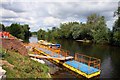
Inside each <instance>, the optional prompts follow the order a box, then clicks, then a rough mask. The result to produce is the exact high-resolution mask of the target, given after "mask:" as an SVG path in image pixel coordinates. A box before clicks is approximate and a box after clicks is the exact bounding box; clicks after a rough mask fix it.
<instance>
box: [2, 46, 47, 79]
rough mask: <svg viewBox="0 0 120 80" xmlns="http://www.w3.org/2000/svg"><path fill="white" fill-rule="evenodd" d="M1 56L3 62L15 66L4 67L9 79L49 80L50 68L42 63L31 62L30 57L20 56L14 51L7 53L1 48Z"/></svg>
mask: <svg viewBox="0 0 120 80" xmlns="http://www.w3.org/2000/svg"><path fill="white" fill-rule="evenodd" d="M0 55H2V57H3V60H4V61H7V62H8V63H9V64H11V65H13V66H10V65H7V64H4V65H3V69H5V70H6V71H7V73H6V75H7V78H49V76H48V75H47V73H48V70H49V68H48V67H47V66H46V65H44V64H41V63H38V62H36V61H33V60H31V59H30V58H29V57H26V56H23V55H20V54H19V53H16V52H14V51H7V52H6V50H5V49H2V48H0Z"/></svg>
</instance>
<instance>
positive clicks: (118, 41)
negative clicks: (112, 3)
mask: <svg viewBox="0 0 120 80" xmlns="http://www.w3.org/2000/svg"><path fill="white" fill-rule="evenodd" d="M114 16H117V17H118V19H117V20H116V21H115V24H114V26H113V44H114V45H117V46H120V2H119V3H118V9H117V10H116V11H115V14H114Z"/></svg>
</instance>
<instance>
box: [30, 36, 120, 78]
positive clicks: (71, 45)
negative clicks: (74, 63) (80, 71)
mask: <svg viewBox="0 0 120 80" xmlns="http://www.w3.org/2000/svg"><path fill="white" fill-rule="evenodd" d="M37 41H38V40H37V37H36V36H33V37H30V38H29V42H37ZM52 42H54V43H59V44H61V46H62V49H65V50H69V51H70V55H72V56H74V54H75V53H82V54H85V55H89V56H92V57H96V58H99V59H101V74H100V78H119V77H120V47H114V46H108V45H95V44H88V43H81V42H77V41H73V40H62V39H60V40H54V41H52ZM53 77H57V78H61V77H62V78H65V77H66V78H67V77H69V78H71V77H74V75H72V74H71V73H69V72H67V71H65V70H60V71H59V72H56V74H55V75H54V76H53Z"/></svg>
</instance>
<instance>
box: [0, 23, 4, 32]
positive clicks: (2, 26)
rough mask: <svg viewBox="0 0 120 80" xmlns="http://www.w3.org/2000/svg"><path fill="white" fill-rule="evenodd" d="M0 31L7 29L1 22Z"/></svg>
mask: <svg viewBox="0 0 120 80" xmlns="http://www.w3.org/2000/svg"><path fill="white" fill-rule="evenodd" d="M0 31H5V26H4V24H1V23H0Z"/></svg>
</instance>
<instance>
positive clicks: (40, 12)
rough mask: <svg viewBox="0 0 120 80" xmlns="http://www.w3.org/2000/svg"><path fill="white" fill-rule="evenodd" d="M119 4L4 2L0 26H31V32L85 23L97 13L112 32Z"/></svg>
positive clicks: (114, 0) (95, 0)
mask: <svg viewBox="0 0 120 80" xmlns="http://www.w3.org/2000/svg"><path fill="white" fill-rule="evenodd" d="M118 1H119V0H19V1H18V0H2V1H1V2H0V22H2V23H3V24H5V25H10V24H11V23H15V22H17V23H20V24H25V23H26V24H29V26H30V28H31V29H30V30H31V31H38V30H39V29H40V28H42V29H45V30H47V29H51V27H54V26H57V27H59V24H60V23H64V22H73V21H77V22H84V23H85V22H86V20H87V19H86V18H87V16H88V15H90V14H92V13H97V14H99V15H101V16H105V18H106V23H107V26H108V27H109V28H112V26H113V23H114V21H115V19H116V18H115V17H113V13H114V11H115V10H117V7H118Z"/></svg>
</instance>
